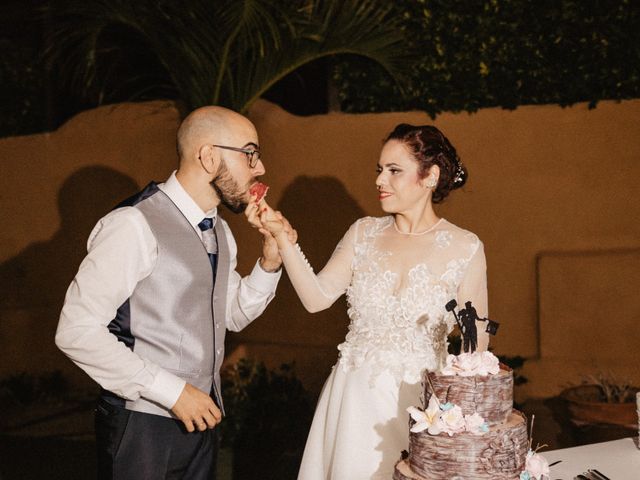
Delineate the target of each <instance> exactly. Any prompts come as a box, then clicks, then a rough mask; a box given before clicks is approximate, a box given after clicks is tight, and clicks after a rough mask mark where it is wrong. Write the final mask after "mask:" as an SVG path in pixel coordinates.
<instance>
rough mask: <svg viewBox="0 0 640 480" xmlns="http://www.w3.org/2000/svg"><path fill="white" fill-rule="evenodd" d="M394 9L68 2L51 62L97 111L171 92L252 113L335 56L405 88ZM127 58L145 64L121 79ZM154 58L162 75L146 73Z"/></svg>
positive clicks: (354, 2)
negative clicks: (294, 75)
mask: <svg viewBox="0 0 640 480" xmlns="http://www.w3.org/2000/svg"><path fill="white" fill-rule="evenodd" d="M391 7H392V4H391V3H390V2H381V1H378V0H289V1H288V0H185V1H177V0H65V1H62V2H61V3H60V4H59V5H56V4H55V3H54V4H53V5H52V6H50V8H49V9H48V18H49V21H50V23H51V24H52V25H53V27H52V31H51V35H50V36H49V39H48V45H50V46H49V48H48V52H47V56H48V60H49V65H50V66H52V67H53V69H54V70H56V71H57V72H58V74H59V75H60V77H61V78H62V79H63V80H64V81H65V83H66V84H67V87H70V88H73V89H74V90H75V91H77V92H80V93H81V94H82V95H83V96H84V97H88V98H90V99H92V100H91V101H92V102H93V103H98V104H100V103H105V102H109V101H111V100H112V99H113V98H114V97H117V96H118V94H119V93H120V94H121V93H122V91H123V90H124V91H126V92H128V93H127V95H128V96H129V97H130V98H129V99H131V100H135V99H140V98H145V95H147V98H148V95H149V92H150V91H152V92H154V93H153V95H156V98H157V96H158V95H160V96H161V95H162V93H159V92H172V93H173V96H174V98H177V99H178V100H179V101H180V102H182V104H183V105H184V107H185V108H186V109H187V110H191V109H194V108H197V107H199V106H203V105H222V106H226V107H229V108H232V109H234V110H236V111H240V112H246V111H247V110H248V108H249V107H250V106H251V105H252V104H253V102H255V101H256V100H257V99H258V98H260V96H261V95H263V94H264V93H265V92H266V91H267V90H268V89H269V88H270V87H272V86H273V85H274V84H275V83H277V82H278V81H279V80H280V79H282V78H283V77H285V76H286V75H287V74H289V73H291V72H293V71H294V70H296V69H297V68H299V67H300V66H302V65H305V64H307V63H309V62H312V61H314V60H317V59H320V58H324V57H329V56H336V55H357V56H361V57H365V58H368V59H370V60H371V61H373V62H376V63H377V64H379V65H380V66H381V67H382V68H383V69H384V70H385V71H386V72H387V73H388V74H389V75H390V76H391V77H392V78H393V79H394V80H395V81H396V82H397V83H398V84H400V82H401V79H402V78H403V76H404V74H405V72H406V69H407V68H408V67H407V65H409V62H407V61H406V59H407V54H406V49H405V47H404V45H403V34H402V31H401V30H400V29H399V28H398V27H397V23H396V22H395V18H397V15H395V16H394V12H392V9H391ZM394 17H395V18H394ZM123 38H126V40H123ZM135 52H137V53H135ZM134 54H135V55H134ZM132 55H134V56H133V57H132ZM127 56H128V58H129V59H131V58H134V59H140V62H139V63H138V62H137V61H136V60H134V66H133V68H129V69H128V70H127V71H126V72H124V74H123V72H122V70H121V69H120V70H119V68H120V67H119V65H121V63H122V58H124V57H127ZM149 58H152V59H153V60H154V62H155V64H156V67H159V68H155V69H154V68H149V66H148V59H149ZM158 71H159V72H160V73H161V74H160V75H158V74H157V73H158Z"/></svg>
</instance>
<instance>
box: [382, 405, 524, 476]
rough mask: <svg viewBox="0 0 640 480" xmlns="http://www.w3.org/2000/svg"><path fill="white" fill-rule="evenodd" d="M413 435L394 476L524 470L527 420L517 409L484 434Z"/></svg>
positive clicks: (517, 472) (510, 473) (507, 473)
mask: <svg viewBox="0 0 640 480" xmlns="http://www.w3.org/2000/svg"><path fill="white" fill-rule="evenodd" d="M410 435H411V438H410V446H409V458H407V459H406V460H402V461H400V462H399V463H398V464H397V466H396V469H395V472H394V476H393V480H453V479H455V480H479V479H492V480H513V479H517V478H519V476H520V473H521V472H522V471H523V470H524V464H525V459H526V455H527V450H528V440H527V423H526V419H525V417H524V415H522V414H521V413H520V412H518V411H517V410H513V412H512V413H511V415H509V418H508V419H507V421H506V422H505V423H503V424H501V425H496V426H494V427H491V428H490V430H489V431H488V432H487V433H485V434H484V435H473V434H471V433H460V434H457V435H453V436H451V437H450V436H449V435H447V434H440V435H429V434H428V433H427V432H420V433H411V434H410Z"/></svg>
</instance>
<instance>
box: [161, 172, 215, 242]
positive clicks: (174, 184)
mask: <svg viewBox="0 0 640 480" xmlns="http://www.w3.org/2000/svg"><path fill="white" fill-rule="evenodd" d="M158 188H160V190H162V191H163V192H164V193H165V194H166V195H167V196H168V197H169V198H170V199H171V201H172V202H173V203H174V204H175V205H176V207H178V209H179V210H180V211H181V212H182V214H183V215H184V216H185V217H186V219H187V220H188V221H189V223H190V224H191V226H192V227H193V228H194V229H196V231H198V224H199V223H200V222H201V221H202V219H203V218H205V217H209V218H211V219H212V220H213V224H214V225H215V224H216V220H217V218H218V208H217V207H213V208H212V209H211V210H209V211H208V212H205V211H203V210H202V209H201V208H200V207H199V206H198V204H197V203H196V202H195V201H194V200H193V198H191V196H190V195H189V194H188V193H187V191H186V190H185V189H184V187H183V186H182V185H181V184H180V181H179V180H178V179H177V178H176V171H175V170H174V171H173V173H171V176H170V177H169V178H168V179H167V181H166V182H164V183H161V184H160V185H158Z"/></svg>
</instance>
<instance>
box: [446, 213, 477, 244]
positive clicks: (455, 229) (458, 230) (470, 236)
mask: <svg viewBox="0 0 640 480" xmlns="http://www.w3.org/2000/svg"><path fill="white" fill-rule="evenodd" d="M440 232H443V233H440ZM436 235H447V236H449V237H450V239H451V241H452V242H455V243H458V244H461V245H469V246H472V247H476V248H477V247H479V246H481V245H482V241H481V240H480V238H479V237H478V235H476V234H475V233H473V232H471V231H470V230H466V229H464V228H462V227H459V226H457V225H454V224H453V223H451V222H449V221H448V220H445V219H444V218H443V219H442V220H441V221H440V223H439V225H438V228H437V232H436Z"/></svg>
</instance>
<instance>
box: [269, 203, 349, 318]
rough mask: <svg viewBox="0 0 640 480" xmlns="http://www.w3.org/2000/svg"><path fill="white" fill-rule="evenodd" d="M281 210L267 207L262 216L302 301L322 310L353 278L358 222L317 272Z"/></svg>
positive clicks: (305, 305) (308, 308) (335, 298)
mask: <svg viewBox="0 0 640 480" xmlns="http://www.w3.org/2000/svg"><path fill="white" fill-rule="evenodd" d="M279 217H280V215H279V214H278V212H273V211H269V210H267V211H263V213H262V214H261V217H260V220H261V223H262V225H263V227H264V228H265V229H267V230H269V232H271V234H272V235H273V236H274V237H275V239H276V241H277V242H278V247H279V249H280V256H281V257H282V263H283V264H284V266H285V269H286V270H287V274H288V276H289V279H290V280H291V283H292V285H293V287H294V288H295V290H296V293H297V294H298V297H299V298H300V301H301V302H302V304H303V305H304V307H305V308H306V309H307V311H309V312H311V313H313V312H319V311H321V310H324V309H326V308H329V307H330V306H331V305H333V303H334V302H335V301H336V300H337V299H338V298H339V297H340V296H341V295H342V294H343V293H344V292H345V291H346V289H347V287H348V286H349V283H350V282H351V262H352V260H353V255H354V243H355V237H356V229H357V224H354V225H352V226H351V228H350V229H349V230H348V231H347V233H346V234H345V235H344V237H343V238H342V240H340V242H339V243H338V245H337V246H336V248H335V250H334V252H333V254H332V255H331V258H330V259H329V261H328V262H327V264H326V265H325V267H324V268H323V269H322V271H320V272H319V273H318V274H317V275H316V274H315V273H314V272H313V269H312V268H311V266H310V265H309V262H308V261H307V259H306V258H305V256H304V254H303V253H302V250H301V249H300V246H299V245H298V244H297V243H295V244H294V243H292V241H291V239H290V236H289V235H287V230H286V225H288V222H286V220H284V219H283V218H282V217H280V218H279Z"/></svg>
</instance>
